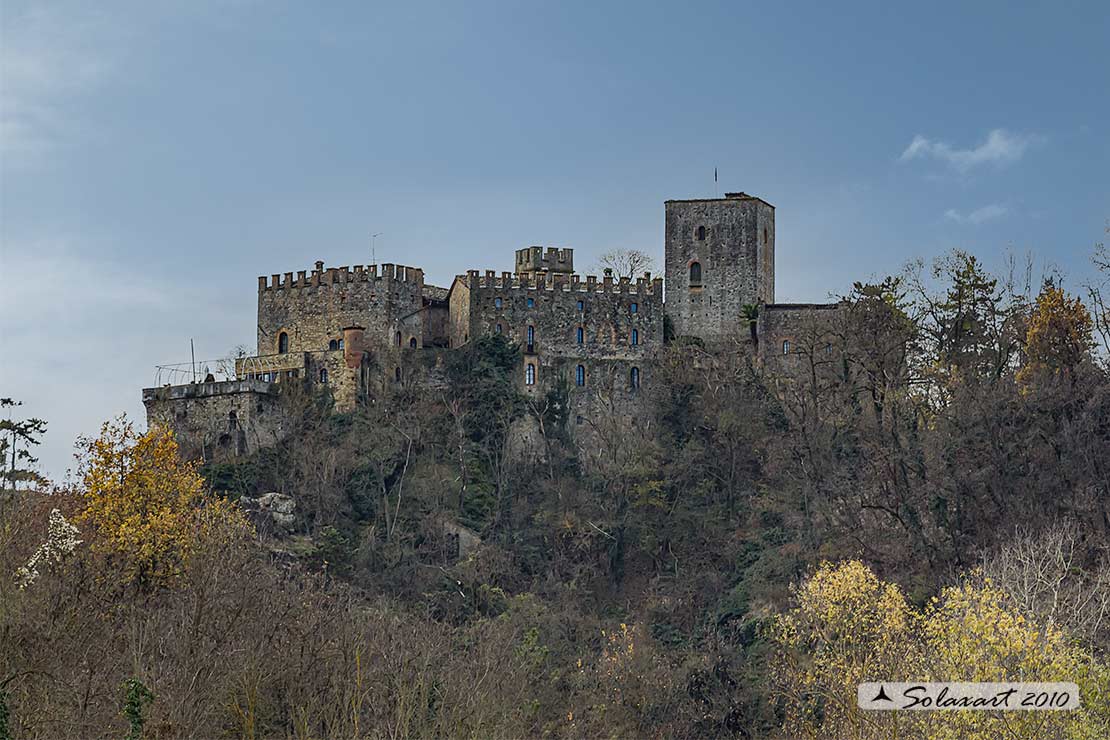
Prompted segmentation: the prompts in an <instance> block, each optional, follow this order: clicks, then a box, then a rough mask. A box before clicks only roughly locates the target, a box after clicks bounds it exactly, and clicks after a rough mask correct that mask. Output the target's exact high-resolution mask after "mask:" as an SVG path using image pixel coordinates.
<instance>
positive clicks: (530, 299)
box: [528, 298, 536, 308]
mask: <svg viewBox="0 0 1110 740" xmlns="http://www.w3.org/2000/svg"><path fill="white" fill-rule="evenodd" d="M535 305H536V299H535V298H529V299H528V308H532V307H533V306H535Z"/></svg>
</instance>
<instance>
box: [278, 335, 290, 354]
mask: <svg viewBox="0 0 1110 740" xmlns="http://www.w3.org/2000/svg"><path fill="white" fill-rule="evenodd" d="M288 352H289V335H288V334H286V333H285V332H282V333H281V334H278V354H279V355H284V354H286V353H288Z"/></svg>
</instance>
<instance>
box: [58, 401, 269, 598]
mask: <svg viewBox="0 0 1110 740" xmlns="http://www.w3.org/2000/svg"><path fill="white" fill-rule="evenodd" d="M79 447H80V449H81V456H80V457H81V467H80V470H81V474H82V482H83V488H84V490H83V493H84V499H85V501H84V508H83V510H82V512H81V514H80V516H79V520H80V521H83V522H86V523H88V524H91V525H92V526H93V527H94V529H95V531H96V533H97V537H96V538H95V539H94V540H93V541H92V543H91V544H92V546H93V548H94V550H98V551H100V552H107V553H109V554H111V555H113V556H116V557H118V558H119V559H120V560H121V561H122V565H123V569H124V571H125V573H126V574H127V576H128V577H130V578H133V579H134V580H136V581H137V582H139V583H140V584H141V585H153V584H157V583H164V582H166V581H168V580H170V579H172V578H173V577H175V576H176V575H178V574H179V573H180V572H181V568H182V567H183V566H184V565H185V564H186V563H187V561H188V560H189V558H190V557H192V556H194V555H196V554H197V553H198V552H199V551H201V549H202V548H203V546H204V544H205V543H206V542H208V541H210V540H211V538H213V537H241V536H245V535H246V534H247V533H249V524H248V523H247V521H246V519H245V518H244V516H243V514H242V512H241V511H240V509H239V507H238V506H237V505H236V504H235V503H234V502H231V501H228V500H226V499H224V498H222V497H217V496H207V495H205V485H204V479H203V478H201V476H200V474H199V473H198V472H197V468H196V465H195V464H194V463H191V462H186V461H184V460H182V459H181V458H180V456H179V455H178V448H177V442H176V441H175V440H174V437H173V433H172V432H170V431H169V430H163V429H152V430H151V431H149V432H147V433H145V434H139V433H137V432H136V431H135V428H134V426H133V425H132V424H131V422H129V421H127V419H126V418H125V417H120V418H118V419H115V420H113V421H109V422H105V423H104V425H103V426H102V427H101V430H100V436H99V437H97V438H95V439H92V438H86V439H83V440H82V441H81V442H80V443H79Z"/></svg>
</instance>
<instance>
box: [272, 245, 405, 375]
mask: <svg viewBox="0 0 1110 740" xmlns="http://www.w3.org/2000/svg"><path fill="white" fill-rule="evenodd" d="M423 286H424V273H423V271H422V270H420V269H417V268H414V267H405V266H402V265H389V264H386V265H381V266H380V270H379V268H378V266H377V265H369V266H366V267H363V266H362V265H356V266H355V267H354V269H351V268H348V267H339V268H328V269H324V268H323V263H322V262H318V263H317V269H315V270H313V271H312V273H311V275H308V274H306V271H304V270H302V271H300V272H298V273H297V275H296V277H294V275H293V273H291V272H287V273H285V274H284V276H282V275H274V276H272V278H270V279H269V280H267V278H266V277H260V278H259V279H258V354H259V355H260V356H264V355H270V354H276V353H278V351H279V337H280V335H281V334H282V333H283V332H284V333H285V334H286V335H287V336H288V337H289V346H288V351H289V352H314V351H320V350H327V349H328V346H329V342H330V341H332V340H339V339H341V338H342V337H343V329H344V328H346V327H348V326H352V325H358V326H362V327H365V328H366V337H365V342H366V346H367V347H386V346H390V345H396V344H397V343H398V342H397V332H401V343H402V344H406V345H407V344H408V343H409V341H410V340H411V339H413V338H415V339H416V340H417V343H418V344H421V343H422V342H423V328H422V326H421V309H422V308H423Z"/></svg>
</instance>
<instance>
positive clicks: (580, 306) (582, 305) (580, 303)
mask: <svg viewBox="0 0 1110 740" xmlns="http://www.w3.org/2000/svg"><path fill="white" fill-rule="evenodd" d="M585 307H586V304H585V303H583V302H582V301H578V310H579V311H581V310H582V309H584V308H585Z"/></svg>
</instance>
